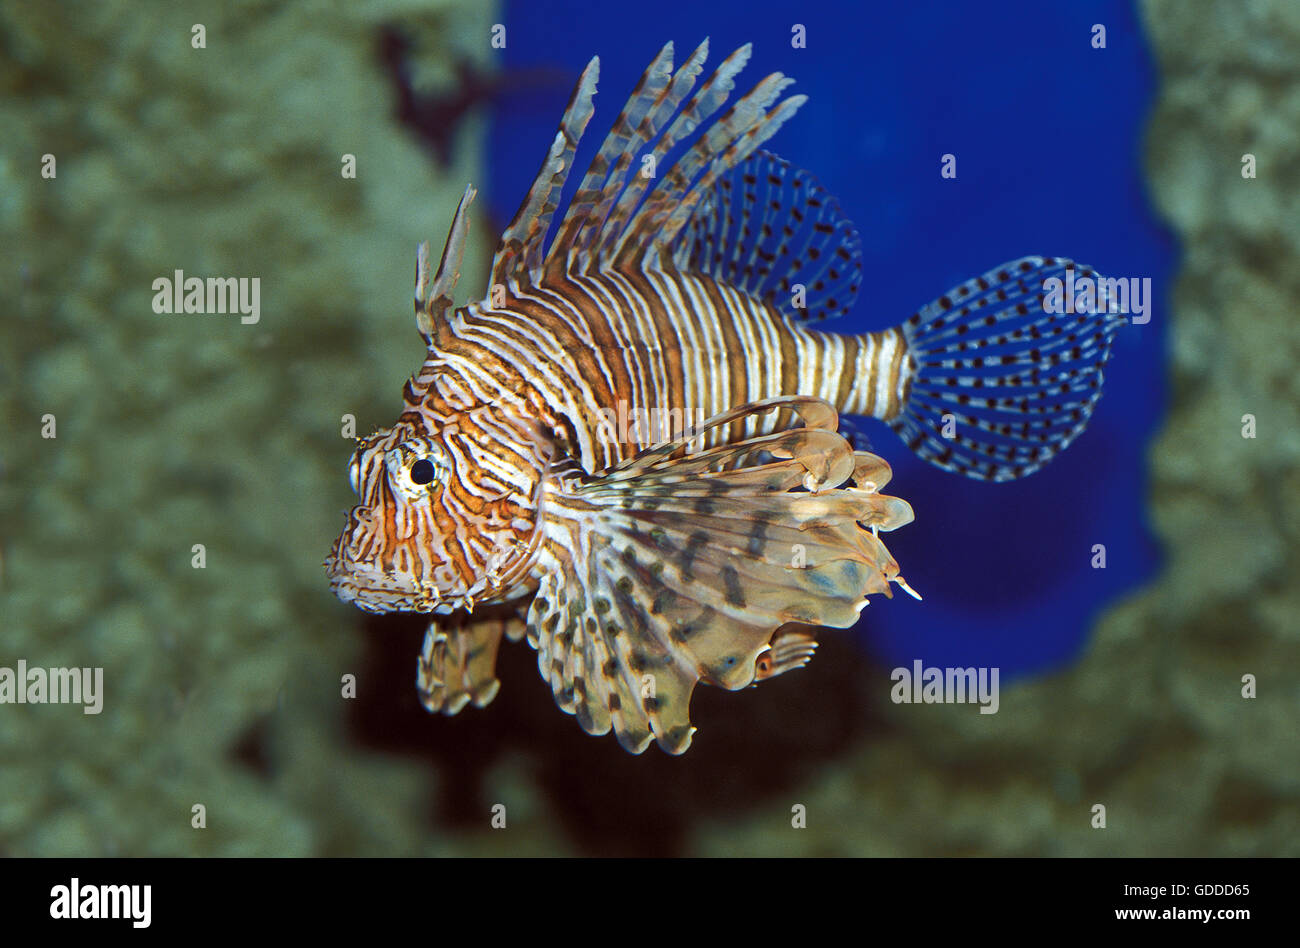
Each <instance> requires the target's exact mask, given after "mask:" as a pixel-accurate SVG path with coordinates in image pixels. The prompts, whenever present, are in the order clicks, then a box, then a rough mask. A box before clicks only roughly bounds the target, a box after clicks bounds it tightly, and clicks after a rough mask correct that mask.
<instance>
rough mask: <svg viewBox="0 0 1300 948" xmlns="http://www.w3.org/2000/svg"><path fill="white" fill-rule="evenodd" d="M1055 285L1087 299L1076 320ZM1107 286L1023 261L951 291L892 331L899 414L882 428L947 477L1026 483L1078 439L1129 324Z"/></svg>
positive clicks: (1056, 264) (1059, 267)
mask: <svg viewBox="0 0 1300 948" xmlns="http://www.w3.org/2000/svg"><path fill="white" fill-rule="evenodd" d="M1067 271H1072V273H1067ZM1052 280H1060V281H1061V284H1062V285H1067V281H1069V282H1068V285H1074V284H1075V283H1078V285H1080V286H1087V285H1091V286H1093V287H1094V288H1095V290H1094V292H1093V295H1092V296H1091V298H1090V299H1089V298H1082V299H1083V302H1084V304H1085V305H1082V306H1080V307H1078V309H1077V311H1076V308H1075V307H1074V306H1073V305H1070V306H1065V305H1064V303H1063V302H1061V305H1057V304H1058V302H1060V297H1057V296H1053V294H1052V292H1051V290H1052V289H1054V288H1055V284H1053V283H1051V282H1049V281H1052ZM1079 281H1087V282H1086V283H1085V282H1079ZM1106 288H1107V281H1105V280H1102V279H1100V278H1099V277H1098V276H1097V274H1096V272H1095V271H1093V270H1092V269H1091V268H1089V267H1086V266H1082V265H1079V264H1075V263H1074V262H1072V261H1070V260H1066V259H1063V258H1060V257H1025V258H1023V259H1021V260H1015V261H1012V262H1010V263H1006V264H1003V265H1002V266H1000V267H997V268H995V269H993V270H990V271H989V272H988V273H986V274H984V275H983V276H980V277H976V278H975V279H973V280H968V281H967V282H965V283H962V284H961V285H959V286H956V287H954V288H953V289H952V290H950V291H949V292H948V293H946V294H945V295H943V296H941V297H939V298H938V299H937V300H935V301H934V302H932V303H930V304H928V305H927V306H925V307H923V308H922V309H921V310H919V311H918V312H917V313H915V314H914V315H913V316H912V317H911V318H910V319H908V320H907V322H905V323H904V324H903V325H902V326H901V327H899V329H900V330H901V332H902V334H903V337H904V338H905V339H906V343H907V350H906V351H907V360H906V363H905V365H904V366H903V368H902V371H903V373H904V375H903V376H902V378H900V379H899V388H900V391H901V395H902V408H901V410H900V411H899V412H898V413H897V414H896V415H895V416H894V417H892V418H887V419H886V420H887V421H888V422H889V424H890V426H891V427H892V428H893V429H894V430H895V431H896V432H897V433H898V435H899V437H901V438H902V439H903V441H904V442H905V443H906V444H907V446H908V447H909V448H911V449H912V450H913V451H915V452H916V453H917V454H919V455H920V456H921V457H923V458H925V459H926V460H927V461H929V462H930V463H932V464H934V465H936V466H938V467H941V468H943V469H944V470H947V471H955V472H957V473H959V474H965V475H966V476H967V477H973V478H976V479H979V480H990V481H1008V480H1014V479H1015V478H1018V477H1024V476H1025V475H1027V474H1032V473H1033V472H1034V471H1036V470H1038V469H1039V468H1040V467H1042V466H1043V465H1044V464H1046V463H1047V462H1048V461H1050V460H1051V459H1052V458H1053V457H1055V456H1056V455H1057V454H1058V453H1060V452H1061V451H1063V450H1064V449H1065V448H1066V447H1068V446H1069V444H1070V442H1072V441H1073V440H1074V439H1075V438H1076V437H1078V436H1079V434H1080V433H1081V432H1082V431H1083V429H1084V428H1085V427H1086V426H1087V424H1088V418H1089V416H1090V415H1091V414H1092V410H1093V407H1094V406H1095V405H1096V404H1097V400H1098V399H1099V398H1101V387H1102V376H1103V370H1104V368H1105V365H1106V359H1107V358H1108V357H1109V355H1110V346H1111V341H1112V339H1113V338H1114V335H1115V333H1116V331H1117V330H1118V329H1119V327H1120V326H1122V325H1124V324H1125V322H1126V318H1125V317H1124V316H1121V315H1117V314H1116V313H1115V312H1112V310H1113V309H1114V307H1113V306H1112V305H1111V299H1110V297H1109V295H1108V293H1107V292H1106ZM1062 310H1065V311H1062Z"/></svg>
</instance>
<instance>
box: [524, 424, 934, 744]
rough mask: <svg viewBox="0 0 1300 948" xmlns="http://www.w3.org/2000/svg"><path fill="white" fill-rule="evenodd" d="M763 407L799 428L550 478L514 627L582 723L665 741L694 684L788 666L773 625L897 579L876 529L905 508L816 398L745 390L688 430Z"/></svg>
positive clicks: (686, 736)
mask: <svg viewBox="0 0 1300 948" xmlns="http://www.w3.org/2000/svg"><path fill="white" fill-rule="evenodd" d="M774 410H785V411H790V412H793V413H794V414H795V415H796V416H797V417H800V418H802V420H803V421H804V427H799V428H790V429H787V430H784V431H779V432H777V433H775V434H770V435H764V436H759V437H755V438H750V439H747V440H743V441H739V442H734V443H730V444H724V445H720V446H718V447H714V448H709V449H707V450H702V451H698V452H694V453H688V446H689V444H690V443H692V442H691V436H690V435H687V436H684V437H682V438H679V439H676V440H674V441H670V442H666V443H665V444H662V445H658V446H655V447H652V448H648V449H646V450H645V451H643V452H641V453H640V454H638V455H637V456H636V457H634V458H632V459H630V460H629V461H627V462H625V463H623V464H621V465H619V466H617V467H615V468H613V469H611V470H609V471H607V472H604V473H603V474H600V475H596V476H589V475H586V474H583V473H582V472H580V471H576V470H572V471H569V472H567V473H566V472H563V471H562V472H560V473H559V474H558V475H557V477H556V479H555V483H554V484H553V485H552V488H551V489H550V491H549V493H548V494H547V496H546V511H545V514H546V522H545V523H546V526H545V529H546V542H545V544H544V549H543V553H542V566H543V569H544V574H543V576H542V578H541V585H540V588H539V590H538V593H537V596H536V598H535V599H534V601H533V603H532V606H531V608H530V609H529V613H528V637H529V642H530V643H532V644H533V646H534V647H535V648H537V650H538V667H539V670H540V671H541V674H542V677H543V678H544V679H546V680H547V681H548V682H549V683H550V685H551V688H552V690H553V691H554V694H555V698H556V701H557V702H558V703H559V705H560V707H561V708H563V709H564V710H565V711H568V712H569V713H571V714H574V715H576V716H577V717H578V720H579V723H580V724H581V725H582V727H583V728H584V730H586V731H587V732H588V733H591V734H606V733H608V732H609V731H610V730H613V731H614V732H615V734H616V735H617V737H618V740H619V743H620V744H622V745H623V747H624V748H626V749H627V750H629V751H632V752H633V753H640V752H641V751H642V750H644V749H645V748H646V746H647V745H648V744H649V743H650V741H651V739H652V738H653V739H655V740H657V741H658V743H659V745H660V747H662V748H663V749H664V750H666V751H668V752H669V753H673V754H679V753H682V752H683V751H685V750H686V748H687V747H689V746H690V743H691V736H692V734H693V733H694V730H695V729H694V728H693V727H692V726H691V722H690V717H689V703H690V696H691V693H692V691H693V690H694V688H695V684H696V682H698V681H701V680H703V681H706V682H708V683H709V684H715V685H720V686H722V687H724V688H728V689H737V688H743V687H745V686H746V685H749V684H751V683H752V682H753V681H754V680H755V677H756V675H758V674H760V673H761V677H763V678H766V677H771V676H772V675H773V674H779V673H780V672H782V671H786V670H789V669H790V668H794V667H798V666H800V665H802V664H804V663H805V662H806V661H807V659H808V658H809V657H810V656H811V653H812V647H813V646H814V645H815V643H812V645H810V644H809V643H811V642H812V637H811V635H810V634H808V633H806V632H804V633H802V634H800V635H797V636H796V638H794V639H790V640H788V641H787V640H786V639H785V638H781V639H778V641H776V642H773V634H774V633H775V632H777V631H778V630H779V629H781V628H782V627H783V626H786V625H787V624H788V623H804V624H809V625H814V626H836V627H841V628H844V627H848V626H851V625H853V623H854V622H855V621H856V619H857V617H858V613H859V612H860V611H861V609H862V607H863V606H864V605H865V604H866V599H865V598H864V597H865V596H867V595H868V594H871V593H884V594H885V595H890V589H889V583H890V581H897V582H901V578H900V577H899V575H898V565H897V564H896V563H895V562H894V560H893V558H892V557H891V556H890V555H889V552H888V550H886V549H885V547H884V544H882V543H881V542H880V540H879V539H878V537H877V536H876V531H877V530H892V529H894V528H895V527H898V526H902V525H903V524H905V523H907V522H909V521H910V520H911V519H912V511H911V508H910V507H909V506H908V505H907V503H906V502H904V501H902V500H899V499H897V498H894V497H887V496H885V495H883V494H880V493H878V489H879V487H881V486H883V484H884V483H885V482H886V481H887V480H888V477H889V467H888V465H887V464H885V462H884V461H882V460H881V459H879V458H877V457H875V456H873V455H869V454H865V453H861V452H859V453H855V452H854V451H853V449H852V448H851V446H850V445H849V444H848V442H847V441H845V439H844V438H843V437H841V436H840V435H839V434H837V433H836V423H837V418H836V414H835V411H834V410H833V409H832V408H831V407H830V406H829V405H827V404H826V403H825V402H822V401H820V400H817V399H808V398H781V399H772V400H769V401H765V402H759V403H755V404H753V405H749V406H745V407H743V408H739V409H736V410H733V411H730V412H726V413H724V414H721V415H718V416H715V417H714V418H712V419H710V420H709V421H708V422H706V423H705V424H704V425H703V426H702V428H701V429H700V431H699V432H696V434H698V433H700V432H704V431H708V430H710V429H715V428H722V427H723V426H726V425H728V424H731V423H732V422H734V421H736V420H738V419H743V418H745V417H746V416H747V415H750V414H753V413H766V412H770V411H774ZM732 430H738V428H733V429H732ZM696 443H698V442H696ZM764 655H766V656H767V657H768V658H769V659H771V660H772V661H771V664H770V665H769V666H767V667H766V669H765V670H764V669H761V668H759V665H758V662H759V659H760V656H764Z"/></svg>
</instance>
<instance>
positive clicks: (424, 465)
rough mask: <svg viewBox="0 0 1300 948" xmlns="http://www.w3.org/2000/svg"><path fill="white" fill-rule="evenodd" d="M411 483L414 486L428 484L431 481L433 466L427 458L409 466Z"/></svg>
mask: <svg viewBox="0 0 1300 948" xmlns="http://www.w3.org/2000/svg"><path fill="white" fill-rule="evenodd" d="M411 481H412V483H415V484H428V483H431V482H432V481H433V464H432V463H431V462H430V461H429V459H428V458H420V460H418V461H416V462H415V463H414V464H412V465H411Z"/></svg>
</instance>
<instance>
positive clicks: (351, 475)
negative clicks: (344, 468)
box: [348, 454, 361, 497]
mask: <svg viewBox="0 0 1300 948" xmlns="http://www.w3.org/2000/svg"><path fill="white" fill-rule="evenodd" d="M348 480H349V481H351V482H352V493H354V494H356V495H357V496H358V497H359V496H361V457H360V455H356V454H354V455H352V463H351V464H349V465H348Z"/></svg>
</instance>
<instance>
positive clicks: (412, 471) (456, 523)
mask: <svg viewBox="0 0 1300 948" xmlns="http://www.w3.org/2000/svg"><path fill="white" fill-rule="evenodd" d="M407 417H409V416H407ZM466 421H467V422H468V421H469V420H468V419H467V420H466ZM545 464H546V459H545V458H544V457H541V456H539V455H538V454H537V453H536V452H532V451H528V450H527V449H525V448H523V447H521V446H520V445H519V444H510V443H506V442H501V441H498V440H496V439H494V438H492V437H489V436H488V433H487V431H486V430H485V429H483V428H481V427H479V428H477V430H476V426H474V425H472V424H469V423H466V422H462V423H459V424H453V425H451V426H449V427H448V428H445V429H442V430H439V431H430V430H429V429H428V428H427V427H426V426H425V425H424V424H423V423H422V422H418V421H416V422H411V421H405V420H404V421H401V422H399V423H398V424H397V425H396V426H394V427H392V428H381V429H379V430H378V431H376V432H374V433H373V434H372V435H370V436H369V437H368V438H363V439H359V441H358V444H357V449H356V452H355V453H354V454H353V456H352V462H351V467H350V470H349V475H350V478H351V481H352V489H353V490H354V491H355V492H356V494H357V497H358V498H359V499H360V501H361V502H360V503H359V504H358V505H357V506H355V507H353V508H352V510H351V512H350V513H349V514H348V520H347V525H346V526H345V527H344V529H343V532H342V533H341V534H340V535H339V538H338V539H337V540H335V541H334V547H333V549H332V550H331V551H330V555H329V557H328V558H327V559H326V560H325V569H326V571H327V572H328V573H329V577H330V588H331V589H333V591H334V593H335V595H337V596H338V597H339V598H340V599H342V600H343V601H344V602H351V603H353V604H355V605H356V606H357V607H359V608H361V609H364V610H365V611H367V612H377V613H378V612H439V613H447V612H451V611H453V610H455V609H469V610H471V611H472V610H473V608H474V606H475V604H476V603H485V602H492V601H496V600H499V599H501V598H503V597H505V596H506V595H507V594H508V593H509V592H510V591H511V589H512V588H514V587H516V586H517V585H518V584H519V582H520V581H521V580H523V579H524V578H525V577H526V576H527V574H528V572H529V569H530V565H531V562H532V560H533V558H534V557H535V556H536V552H537V541H538V540H539V539H540V536H539V533H538V530H537V525H538V522H539V512H538V509H537V502H538V497H539V496H540V489H541V481H542V477H543V474H544V470H545Z"/></svg>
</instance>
